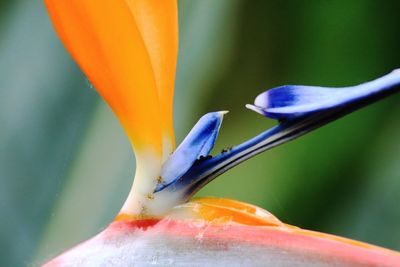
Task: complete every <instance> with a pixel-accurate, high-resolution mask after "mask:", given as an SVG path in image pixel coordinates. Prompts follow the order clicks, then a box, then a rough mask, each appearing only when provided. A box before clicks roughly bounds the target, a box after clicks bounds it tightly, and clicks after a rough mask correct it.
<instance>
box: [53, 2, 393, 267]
mask: <svg viewBox="0 0 400 267" xmlns="http://www.w3.org/2000/svg"><path fill="white" fill-rule="evenodd" d="M45 3H46V6H47V8H48V11H49V14H50V16H51V19H52V21H53V24H54V26H55V29H56V31H57V32H58V34H59V36H60V38H61V40H62V41H63V43H64V44H65V46H66V48H67V49H68V50H69V52H70V53H71V54H72V56H73V57H74V58H75V60H76V61H77V62H78V64H79V65H80V67H81V68H82V70H83V71H84V72H85V74H86V75H87V77H88V78H89V80H90V81H91V82H92V84H93V85H94V87H95V88H96V90H97V91H98V92H99V94H100V95H101V96H102V97H103V98H104V100H105V101H106V102H107V103H108V104H109V105H110V107H111V108H112V110H113V111H114V113H115V114H116V116H117V117H118V119H119V121H120V123H121V124H122V125H123V127H124V129H125V131H126V133H127V135H128V137H129V140H130V142H131V144H132V147H133V149H134V152H135V156H136V161H137V164H136V166H137V168H136V174H135V179H134V182H133V186H132V189H131V192H130V193H129V195H128V198H127V200H126V202H125V204H124V205H123V207H122V209H121V211H120V213H119V214H118V215H117V216H116V218H115V221H114V222H112V223H111V225H110V226H109V227H108V228H107V229H105V230H104V231H103V232H101V233H100V234H98V235H97V236H95V237H94V238H92V239H90V240H88V241H86V242H84V243H82V244H80V245H78V246H76V247H75V248H73V249H71V250H69V251H67V252H65V253H63V254H62V255H60V256H58V257H56V258H55V259H53V260H51V261H50V262H48V263H47V264H46V266H127V265H128V266H130V265H135V266H136V265H139V266H147V265H154V264H158V265H161V266H165V265H174V266H175V265H189V266H204V265H207V266H210V265H228V264H229V265H235V266H236V265H240V266H242V265H246V266H247V265H249V266H266V265H270V266H276V265H279V266H293V265H298V266H305V265H307V266H308V265H310V266H331V265H339V266H370V265H376V266H378V265H379V266H399V265H400V254H399V253H397V252H395V251H390V250H387V249H384V248H379V247H376V246H372V245H368V244H365V243H361V242H357V241H353V240H348V239H345V238H341V237H336V236H332V235H327V234H323V233H318V232H313V231H308V230H302V229H299V228H297V227H294V226H291V225H287V224H284V223H282V222H281V221H279V220H278V219H277V218H276V217H274V216H273V215H272V214H270V213H269V212H267V211H265V210H262V209H260V208H258V207H255V206H252V205H250V204H246V203H241V202H238V201H235V200H230V199H220V198H200V199H191V198H192V196H193V195H194V194H195V193H196V192H197V191H198V190H199V189H201V188H202V187H203V186H204V185H206V184H207V183H208V182H210V181H211V180H213V179H214V178H216V177H217V176H218V175H220V174H222V173H223V172H225V171H227V170H229V169H230V168H232V167H234V166H236V165H237V164H239V163H241V162H243V161H244V160H246V159H249V158H251V157H252V156H254V155H256V154H258V153H261V152H263V151H266V150H268V149H270V148H273V147H275V146H278V145H280V144H283V143H285V142H287V141H290V140H292V139H294V138H297V137H299V136H301V135H303V134H305V133H307V132H309V131H312V130H314V129H316V128H318V127H320V126H322V125H324V124H326V123H329V122H330V121H333V120H335V119H338V118H340V117H342V116H344V115H346V114H348V113H350V112H352V111H354V110H356V109H358V108H361V107H363V106H365V105H367V104H370V103H373V102H375V101H377V100H379V99H381V98H383V97H385V96H388V95H390V94H392V93H395V92H398V91H399V89H400V71H393V72H392V73H389V74H387V75H386V76H383V77H381V78H379V79H377V80H374V81H371V82H368V83H364V84H361V85H357V86H352V87H346V88H323V87H311V86H290V85H289V86H282V87H277V88H274V89H272V90H269V91H266V92H264V93H262V94H260V95H259V96H258V97H257V98H256V100H255V103H254V105H248V106H247V107H248V108H249V109H251V110H254V111H256V112H258V113H260V114H261V115H263V116H266V117H268V118H271V119H275V120H277V121H278V124H277V126H275V127H273V128H271V129H269V130H267V131H265V132H263V133H261V134H259V135H258V136H256V137H254V138H252V139H250V140H248V141H246V142H244V143H242V144H240V145H238V146H235V147H233V148H231V149H228V150H225V151H223V152H222V153H221V154H219V155H216V156H214V157H211V156H210V152H211V150H212V148H213V146H214V143H215V141H216V139H217V136H218V132H219V129H220V127H221V124H222V120H223V116H224V115H225V114H226V111H219V112H211V113H208V114H206V115H204V116H203V117H202V118H201V119H200V120H199V122H198V123H197V124H196V125H195V126H194V127H193V129H192V130H191V131H190V133H189V134H188V135H187V137H186V138H185V139H184V140H183V141H182V143H181V144H180V145H179V146H178V147H176V148H175V140H174V131H173V118H172V111H173V110H172V102H173V88H174V77H175V68H176V60H177V50H178V49H177V48H178V27H177V3H176V1H175V0H164V1H157V0H113V1H111V0H45Z"/></svg>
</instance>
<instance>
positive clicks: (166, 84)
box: [127, 0, 178, 156]
mask: <svg viewBox="0 0 400 267" xmlns="http://www.w3.org/2000/svg"><path fill="white" fill-rule="evenodd" d="M127 3H128V5H129V6H130V8H131V10H132V13H133V14H134V15H135V17H136V21H137V24H138V27H139V30H140V32H141V34H142V37H143V40H144V43H145V45H146V48H147V51H148V53H149V56H150V60H151V64H152V66H153V70H154V76H155V80H156V85H157V89H158V95H159V99H160V107H161V120H162V121H161V123H162V127H163V134H164V136H166V138H167V140H166V141H167V142H168V143H167V144H164V146H166V147H165V150H164V154H165V155H166V156H169V154H170V153H171V152H172V149H173V146H174V145H175V144H174V130H173V95H174V81H175V71H176V61H177V56H178V12H177V2H176V0H163V1H159V0H127Z"/></svg>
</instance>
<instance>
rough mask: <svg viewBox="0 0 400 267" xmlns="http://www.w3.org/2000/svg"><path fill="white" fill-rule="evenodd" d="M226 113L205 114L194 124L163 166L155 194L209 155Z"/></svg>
mask: <svg viewBox="0 0 400 267" xmlns="http://www.w3.org/2000/svg"><path fill="white" fill-rule="evenodd" d="M226 113H227V112H226V111H219V112H211V113H207V114H206V115H204V116H203V117H201V118H200V120H199V121H198V122H197V123H196V125H195V126H194V127H193V129H192V130H191V131H190V132H189V134H188V135H187V136H186V137H185V139H184V140H183V141H182V143H181V144H180V145H179V146H178V148H177V149H176V150H175V151H174V153H173V154H172V155H171V156H170V157H169V158H168V160H167V161H166V162H165V163H164V164H163V166H162V169H161V178H162V179H160V182H159V184H158V185H157V188H156V190H155V192H158V191H160V190H162V189H163V188H165V187H167V186H168V185H170V184H171V183H173V182H174V181H176V180H177V179H179V178H180V177H181V176H182V175H183V174H185V173H186V172H187V170H189V169H190V167H192V165H193V163H194V162H195V161H196V160H198V159H200V158H201V157H206V156H208V155H209V153H210V151H211V150H212V148H213V147H214V144H215V140H216V139H217V136H218V132H219V129H220V127H221V124H222V119H223V116H224V114H226Z"/></svg>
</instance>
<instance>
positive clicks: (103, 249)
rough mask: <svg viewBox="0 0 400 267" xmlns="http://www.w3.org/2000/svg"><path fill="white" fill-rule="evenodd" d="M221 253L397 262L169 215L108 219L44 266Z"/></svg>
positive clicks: (317, 237) (282, 234)
mask: <svg viewBox="0 0 400 267" xmlns="http://www.w3.org/2000/svg"><path fill="white" fill-rule="evenodd" d="M260 252H265V253H260ZM253 253H254V254H253ZM254 255H257V257H254ZM156 256H157V257H159V258H157V257H156ZM203 256H204V257H203ZM225 256H226V258H227V259H228V261H232V260H234V262H232V263H233V265H236V264H239V263H240V264H249V263H251V264H254V265H255V266H257V265H258V264H260V265H261V264H262V263H264V264H265V263H266V262H268V263H269V264H275V263H276V264H280V265H282V266H290V265H291V264H293V263H295V262H303V263H304V264H307V265H308V264H309V265H317V266H325V265H326V266H330V265H338V266H400V253H397V252H395V251H391V250H388V249H384V248H380V247H377V246H372V245H368V244H365V243H361V242H356V241H353V240H349V239H345V238H340V237H336V236H332V235H327V234H322V233H318V232H313V231H308V230H302V229H298V228H290V227H286V226H247V225H237V224H228V225H220V224H213V223H210V222H204V221H201V220H182V221H177V220H170V219H164V220H160V221H159V220H137V221H131V222H126V221H120V222H114V223H112V224H111V225H110V226H109V227H108V228H106V229H105V230H104V231H103V232H101V233H100V234H98V235H97V236H95V237H94V238H92V239H90V240H88V241H86V242H83V243H82V244H80V245H78V246H76V247H74V248H72V249H71V250H69V251H67V252H65V253H63V254H61V255H60V256H58V257H57V258H55V259H54V260H52V261H50V262H49V263H47V264H45V265H44V266H47V267H48V266H75V265H80V266H90V265H96V264H104V263H105V262H108V263H109V265H106V266H114V265H115V266H116V265H118V264H119V263H121V262H122V260H123V261H124V263H129V262H130V263H141V264H150V263H152V261H153V260H154V259H157V260H158V261H159V262H160V264H161V265H164V264H167V263H173V264H174V265H179V264H182V265H184V264H185V262H186V260H187V259H186V258H190V259H191V261H192V263H194V264H195V263H196V262H198V263H199V264H201V262H204V261H205V260H207V263H209V264H210V265H211V266H212V265H213V264H215V265H217V264H218V263H219V264H221V263H224V260H226V259H225ZM213 261H215V262H213ZM153 263H154V262H153ZM186 263H187V262H186ZM226 263H228V262H225V264H226Z"/></svg>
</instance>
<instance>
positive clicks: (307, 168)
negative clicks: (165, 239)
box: [0, 0, 400, 266]
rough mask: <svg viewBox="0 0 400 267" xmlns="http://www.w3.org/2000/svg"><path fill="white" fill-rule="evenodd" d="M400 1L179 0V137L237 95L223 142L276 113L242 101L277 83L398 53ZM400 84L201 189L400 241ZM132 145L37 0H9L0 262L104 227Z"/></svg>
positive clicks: (120, 191) (324, 78) (346, 80)
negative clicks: (399, 90) (261, 112)
mask: <svg viewBox="0 0 400 267" xmlns="http://www.w3.org/2000/svg"><path fill="white" fill-rule="evenodd" d="M399 10H400V1H375V0H353V1H347V0H337V1H325V0H310V1H267V0H254V1H246V0H218V1H215V0H180V1H179V12H180V52H179V64H178V74H177V80H176V91H175V92H176V93H175V95H176V97H175V128H176V132H177V138H178V141H180V140H182V138H183V137H184V136H185V134H186V133H187V132H188V131H189V129H190V128H191V126H192V125H193V124H194V123H195V122H196V121H197V119H198V118H199V117H200V116H201V115H202V114H204V113H206V112H209V111H216V110H230V111H231V112H230V113H229V115H228V116H227V117H226V119H225V121H224V124H223V128H222V132H221V135H220V138H219V140H218V143H217V146H216V149H215V152H214V153H217V152H219V151H220V150H221V149H222V148H224V147H227V146H232V145H235V144H238V143H240V142H242V141H244V140H245V139H247V138H249V137H251V136H253V135H255V134H257V133H259V132H261V131H263V130H264V129H267V128H268V127H271V126H272V125H273V124H274V122H272V121H269V120H267V119H265V118H262V117H261V116H258V115H257V114H255V113H253V112H251V111H248V110H246V109H245V108H244V105H245V104H246V103H251V102H252V101H253V99H254V97H255V96H256V95H257V94H258V93H260V92H262V91H264V90H265V89H267V88H271V87H274V86H278V85H282V84H307V85H325V86H344V85H352V84H356V83H360V82H363V81H367V80H370V79H373V78H376V77H378V76H380V75H383V74H385V73H387V72H389V71H391V70H392V69H394V68H398V67H400V52H399V47H400V27H399V20H398V16H399V15H398V13H399V12H398V11H399ZM399 117H400V95H398V96H394V97H391V98H390V99H386V100H384V101H381V102H380V103H377V104H374V105H373V106H370V107H368V108H365V109H363V110H361V111H358V112H356V113H354V114H352V115H349V116H347V117H345V118H343V119H341V120H339V121H337V122H334V123H332V124H330V125H328V126H326V127H324V128H322V129H319V130H318V131H316V132H313V133H311V134H309V135H307V136H305V137H302V138H300V139H298V140H296V141H293V142H291V143H289V144H285V145H284V146H282V147H278V148H276V149H273V150H271V151H268V152H266V153H264V154H262V155H259V156H257V157H256V158H253V159H251V160H249V161H247V162H245V163H243V164H242V165H240V166H238V167H236V168H235V169H233V170H231V171H230V172H228V173H226V174H224V175H222V176H221V177H219V178H218V179H217V180H215V181H214V182H212V183H211V184H209V185H208V186H207V187H206V188H205V189H203V190H202V191H201V192H200V193H199V194H200V195H212V196H220V197H230V198H236V199H239V200H243V201H247V202H250V203H253V204H256V205H259V206H261V207H264V208H265V209H267V210H269V211H271V212H272V213H274V214H275V215H277V216H278V217H279V218H280V219H281V220H283V221H284V222H287V223H290V224H294V225H298V226H301V227H304V228H307V229H314V230H319V231H324V232H328V233H333V234H338V235H341V236H346V237H350V238H354V239H357V240H362V241H366V242H370V243H374V244H377V245H381V246H384V247H388V248H392V249H397V250H400V208H399V206H398V205H399V201H400V120H399ZM134 169H135V166H134V155H133V154H132V152H131V151H130V147H129V144H128V141H127V138H126V136H125V135H124V133H123V131H122V129H121V127H120V125H119V124H118V122H117V120H116V118H115V117H114V115H113V114H112V113H111V111H110V109H109V108H108V107H107V106H106V105H105V104H104V103H103V102H102V101H101V99H100V98H99V97H98V95H97V93H96V92H95V90H94V89H93V88H91V86H90V84H89V82H88V81H87V80H86V78H85V76H84V75H83V74H82V73H81V71H80V70H79V69H78V67H77V65H76V64H75V63H74V62H73V60H72V59H71V57H70V56H69V55H68V54H67V52H66V51H65V49H64V48H63V46H62V44H61V43H60V41H59V40H58V38H57V36H56V34H55V33H54V31H53V29H52V26H51V24H50V21H49V19H48V16H47V14H46V11H45V8H44V5H43V3H42V2H41V1H37V0H32V1H27V0H13V1H9V0H0V266H27V265H28V266H31V265H37V264H39V263H41V262H43V261H44V260H46V259H48V258H50V257H52V256H55V255H56V254H57V253H59V252H60V251H62V250H64V249H66V248H68V247H70V246H71V245H73V244H76V243H77V242H79V241H82V240H84V239H85V238H87V237H90V236H92V235H94V234H95V233H97V232H98V231H100V230H101V229H103V228H104V227H105V226H106V225H107V224H108V223H109V222H110V221H111V220H112V219H113V217H114V216H115V214H116V213H117V212H118V210H119V208H120V207H121V205H122V203H123V201H124V199H125V197H126V195H127V193H128V191H129V188H130V185H131V183H132V177H133V174H134Z"/></svg>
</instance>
